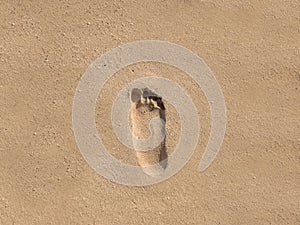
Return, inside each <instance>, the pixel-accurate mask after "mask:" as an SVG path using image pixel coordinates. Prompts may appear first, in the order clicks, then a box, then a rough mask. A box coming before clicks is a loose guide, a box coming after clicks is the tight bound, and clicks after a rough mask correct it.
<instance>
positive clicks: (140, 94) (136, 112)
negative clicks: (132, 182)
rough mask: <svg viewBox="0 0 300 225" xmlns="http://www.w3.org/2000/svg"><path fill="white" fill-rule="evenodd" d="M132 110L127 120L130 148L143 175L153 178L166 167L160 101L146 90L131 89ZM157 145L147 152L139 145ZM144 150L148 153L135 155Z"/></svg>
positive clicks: (164, 132)
mask: <svg viewBox="0 0 300 225" xmlns="http://www.w3.org/2000/svg"><path fill="white" fill-rule="evenodd" d="M131 101H132V107H131V112H130V120H131V126H132V133H133V137H134V138H133V146H134V149H135V150H136V157H137V162H138V164H139V165H140V167H141V168H142V170H143V171H144V173H146V174H147V175H150V176H152V177H157V176H159V175H161V174H162V173H163V172H164V169H165V168H166V167H167V158H168V156H167V151H166V146H165V141H166V137H165V134H166V128H165V123H166V117H165V106H164V103H163V101H162V98H161V97H159V96H158V95H156V94H155V93H154V92H152V91H151V90H149V89H148V88H144V89H137V88H134V89H133V90H132V92H131ZM146 140H150V142H149V143H150V144H152V145H153V140H154V141H155V142H154V143H157V144H156V145H155V146H157V147H154V148H151V150H148V147H146V146H147V145H145V144H144V143H145V142H143V141H146ZM138 150H148V151H138Z"/></svg>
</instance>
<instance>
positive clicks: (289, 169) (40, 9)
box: [0, 0, 300, 225]
mask: <svg viewBox="0 0 300 225" xmlns="http://www.w3.org/2000/svg"><path fill="white" fill-rule="evenodd" d="M299 11H300V5H299V2H298V1H296V0H273V1H271V0H264V1H261V0H249V1H248V0H243V1H242V0H227V1H222V0H208V1H196V0H185V1H183V0H182V1H179V0H174V1H169V0H168V1H162V0H155V1H146V0H140V1H132V0H121V1H104V0H101V1H98V2H97V1H94V0H91V1H38V0H34V1H29V0H24V1H4V0H3V1H1V3H0V21H1V22H0V24H1V26H0V96H1V97H0V136H1V139H0V224H1V225H2V224H3V225H7V224H20V225H27V224H72V225H73V224H103V225H106V224H107V225H111V224H209V225H211V224H226V225H227V224H280V225H282V224H300V204H299V202H300V179H299V177H300V139H299V137H300V124H299V120H300V107H299V106H300V85H299V84H300V73H299V71H300V62H299V57H300V49H299V46H300V15H299ZM145 39H157V40H164V41H169V42H173V43H176V44H179V45H182V46H185V47H186V48H189V49H190V50H192V51H193V52H195V53H196V54H198V55H199V56H200V57H201V58H203V60H205V62H206V63H207V64H208V65H209V67H210V68H211V69H212V71H213V72H214V74H215V76H216V78H217V80H218V82H219V84H220V86H221V88H222V91H223V94H224V97H225V100H226V106H227V130H226V135H225V139H224V142H223V145H222V147H221V151H220V153H219V155H218V157H217V158H216V160H215V161H214V162H213V164H212V165H211V166H210V167H209V168H208V169H207V170H206V171H205V172H203V173H200V172H199V171H197V167H198V164H199V161H200V159H201V156H202V154H203V152H204V150H205V146H206V144H207V140H208V137H209V131H210V112H209V107H208V104H207V101H206V98H205V96H204V94H203V93H202V92H201V90H199V88H198V87H197V85H196V84H195V83H194V82H193V81H192V80H191V79H190V78H188V77H187V76H186V75H185V74H184V73H182V72H181V71H176V69H174V68H170V67H168V66H165V65H158V64H151V63H150V64H141V65H135V66H133V67H132V68H125V69H124V70H122V71H119V72H118V73H117V74H116V76H115V77H113V78H112V79H111V80H110V81H109V82H108V83H107V84H106V86H105V88H104V89H103V91H102V93H101V95H100V96H99V99H98V101H99V102H101V104H97V118H96V120H97V127H98V130H99V133H101V134H102V135H103V141H104V143H105V144H106V146H108V148H109V149H110V150H111V152H112V153H114V154H115V157H116V158H119V159H120V160H124V161H128V163H133V164H134V163H135V162H134V159H133V158H131V157H127V156H128V155H130V151H128V150H126V149H125V148H123V147H122V146H121V144H120V143H118V142H117V141H116V138H115V137H114V136H113V135H110V134H111V133H112V131H111V129H108V128H111V123H110V122H108V118H110V117H108V116H110V108H111V104H112V102H113V97H114V96H115V95H116V93H117V92H118V90H120V88H121V87H123V86H124V85H126V83H128V82H129V81H131V80H132V79H134V78H137V77H141V76H143V75H144V74H147V75H151V74H159V75H162V76H165V77H169V78H173V79H174V80H175V81H176V82H178V83H179V84H180V85H182V86H183V87H185V88H186V89H188V90H189V94H190V95H191V97H192V98H193V101H194V103H195V105H196V107H197V109H198V111H199V116H200V123H201V126H202V127H201V129H202V130H201V140H200V141H199V144H198V145H197V148H196V151H195V153H194V155H193V156H192V158H191V160H190V161H189V162H188V164H187V165H186V166H185V167H184V168H183V169H182V170H181V171H180V172H179V173H177V174H176V175H175V176H173V177H171V178H170V179H168V180H166V181H164V182H162V183H159V184H155V185H152V186H146V187H127V186H123V185H119V184H116V183H113V182H111V181H109V180H107V179H105V178H104V177H102V176H100V175H98V174H97V173H96V172H95V171H94V170H93V169H92V168H91V167H90V166H89V165H88V164H87V163H86V162H85V160H84V158H83V156H82V155H81V153H80V151H79V149H78V147H77V145H76V142H75V138H74V134H73V131H72V103H73V97H74V93H75V89H76V87H77V84H78V82H79V79H80V77H81V76H82V74H83V73H84V72H85V70H86V69H87V67H88V66H89V64H90V63H92V62H93V61H94V60H95V59H96V58H97V57H99V56H100V55H102V54H103V53H105V52H107V51H109V50H110V49H112V48H114V47H116V46H119V45H121V44H125V43H128V42H132V41H136V40H145ZM129 74H130V75H129ZM112 87H113V88H112ZM166 108H167V109H168V104H167V105H166ZM169 109H172V107H171V106H170V107H169ZM167 116H169V117H168V118H172V119H173V120H172V119H171V120H170V121H173V123H172V124H169V128H170V127H171V128H172V129H171V130H173V131H174V132H173V134H172V137H171V139H170V140H171V141H170V142H169V145H168V146H169V148H171V147H172V146H174V145H175V144H176V140H178V132H179V131H178V127H179V125H178V124H177V121H178V120H177V119H178V115H177V114H176V112H174V111H172V110H171V111H170V113H169V115H168V114H167ZM176 118H177V119H176Z"/></svg>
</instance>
